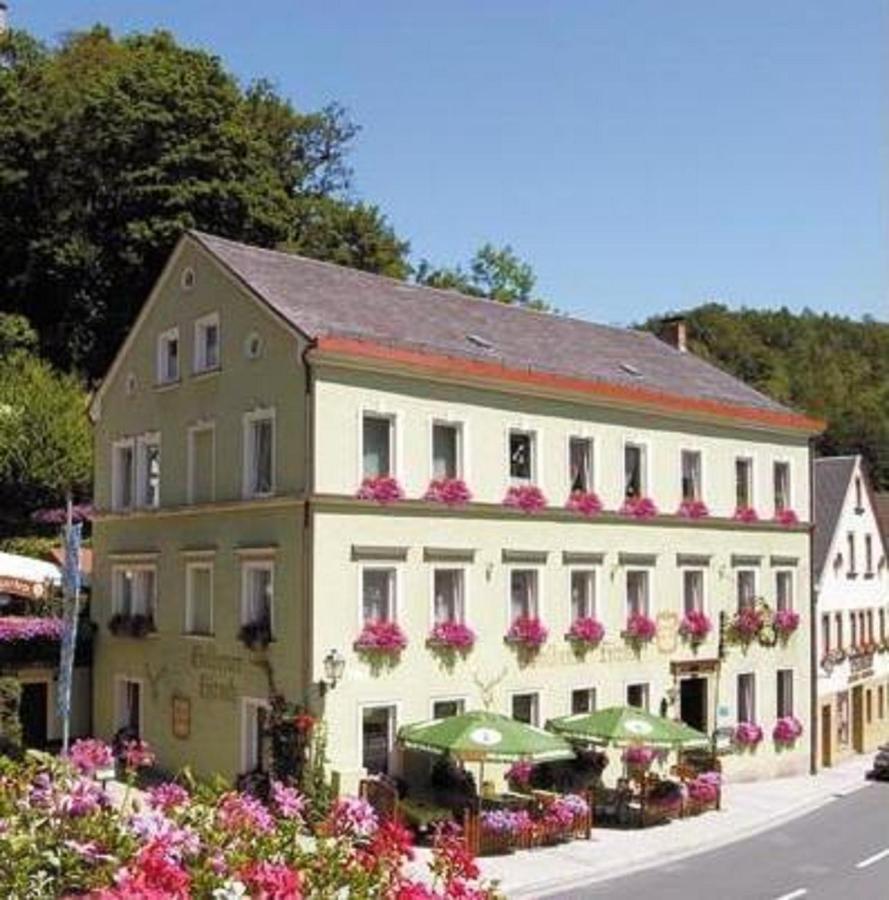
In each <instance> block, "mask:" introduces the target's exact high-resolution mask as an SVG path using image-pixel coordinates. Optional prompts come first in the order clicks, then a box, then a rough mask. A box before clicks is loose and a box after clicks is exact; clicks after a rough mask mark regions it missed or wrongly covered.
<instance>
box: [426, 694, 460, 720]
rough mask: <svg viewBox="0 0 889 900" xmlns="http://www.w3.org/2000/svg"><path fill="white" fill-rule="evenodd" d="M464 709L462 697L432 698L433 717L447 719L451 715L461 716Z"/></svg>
mask: <svg viewBox="0 0 889 900" xmlns="http://www.w3.org/2000/svg"><path fill="white" fill-rule="evenodd" d="M465 710H466V701H465V700H463V699H456V700H434V701H433V703H432V718H433V719H449V718H450V717H451V716H461V715H463V713H464V711H465Z"/></svg>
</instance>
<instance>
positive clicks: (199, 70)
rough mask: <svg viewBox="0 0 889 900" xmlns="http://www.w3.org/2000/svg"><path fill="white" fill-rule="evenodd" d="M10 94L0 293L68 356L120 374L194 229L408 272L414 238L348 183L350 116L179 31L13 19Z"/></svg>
mask: <svg viewBox="0 0 889 900" xmlns="http://www.w3.org/2000/svg"><path fill="white" fill-rule="evenodd" d="M0 108H2V109H3V111H4V113H3V115H2V116H0V209H2V210H3V215H2V216H0V296H2V297H3V302H4V306H5V308H6V309H8V310H12V311H16V312H21V313H24V314H25V315H27V316H28V317H29V318H30V319H31V321H32V322H33V323H34V325H35V327H36V328H37V331H38V332H39V334H40V338H41V342H42V347H43V349H44V351H45V352H46V353H47V354H48V355H49V356H50V358H52V359H53V361H54V362H56V363H57V364H59V365H62V366H65V367H69V366H71V365H73V366H76V367H78V368H80V369H82V370H84V371H86V372H87V373H89V374H90V375H93V376H95V375H100V374H102V373H104V371H105V370H106V368H107V366H108V364H109V361H110V359H111V357H112V355H113V353H114V352H115V350H116V349H117V347H118V346H119V345H120V343H121V341H122V339H123V337H124V335H125V334H126V332H127V330H128V328H129V327H130V325H131V324H132V322H133V320H134V317H135V315H136V312H137V310H138V309H139V308H140V307H141V305H142V303H143V302H144V300H145V298H146V296H147V294H148V292H149V290H150V288H151V285H152V284H153V283H154V281H155V280H156V278H157V276H158V274H159V272H160V269H161V267H162V265H163V263H164V262H165V260H166V258H167V256H168V254H169V252H170V249H171V248H172V246H173V244H174V243H175V241H176V240H177V238H178V237H179V235H180V234H181V233H182V231H183V230H184V229H187V228H198V229H202V230H205V231H210V232H213V233H216V234H220V235H223V236H226V237H230V238H234V239H237V240H243V241H246V242H248V243H252V244H257V245H259V246H275V245H278V244H289V245H291V246H293V247H294V248H296V249H298V250H299V252H301V253H304V254H306V255H309V256H316V257H320V258H331V259H334V260H335V261H336V262H341V263H345V264H348V265H351V266H356V267H358V268H364V269H368V270H371V271H379V272H384V273H386V274H391V275H395V276H397V277H403V276H404V275H405V274H406V273H407V264H406V262H405V253H406V250H407V245H406V244H405V243H403V242H402V241H400V240H399V239H398V238H397V237H396V235H395V234H394V232H393V231H392V229H391V227H390V226H389V225H388V224H387V223H386V221H385V219H384V218H383V216H382V215H381V214H380V213H379V211H378V210H377V209H376V208H375V207H372V206H366V205H364V204H360V203H354V202H352V201H351V200H350V199H349V197H348V188H349V180H350V174H351V173H350V169H349V167H348V165H347V162H346V157H347V152H348V149H349V145H350V142H351V141H352V139H353V138H354V136H355V133H356V130H357V129H356V127H355V126H354V125H353V124H352V123H351V122H350V121H349V120H348V118H347V117H346V115H345V114H344V112H343V111H342V110H341V109H340V108H338V107H335V106H332V107H328V108H326V109H323V110H320V111H317V112H311V113H308V114H304V113H301V112H298V111H296V110H295V109H294V108H293V107H292V106H291V104H290V103H288V102H287V101H286V100H283V99H282V98H280V97H279V96H278V95H277V94H276V93H275V92H274V91H273V90H272V88H271V87H270V86H269V84H268V83H266V82H259V83H257V84H255V85H252V86H250V87H248V88H246V89H244V88H242V87H241V86H240V85H239V84H238V83H237V81H236V80H235V78H234V77H233V76H232V75H231V74H230V73H229V72H227V71H226V69H225V68H224V66H223V64H222V63H221V61H220V60H219V59H218V58H217V57H215V56H213V55H211V54H209V53H207V52H205V51H203V50H190V49H187V48H184V47H181V46H179V45H178V44H177V43H176V41H175V40H174V38H173V37H172V36H171V35H170V34H168V33H166V32H155V33H153V34H137V35H132V36H129V37H125V38H121V39H115V38H114V37H113V36H112V35H111V33H110V32H109V31H108V30H107V29H105V28H101V27H96V28H94V29H93V30H92V31H89V32H84V33H77V34H73V35H70V36H68V37H66V38H65V39H64V40H63V42H62V43H61V45H60V46H59V47H58V48H53V49H49V48H46V47H44V46H42V45H40V44H39V43H37V42H36V41H34V40H33V39H31V38H30V37H29V36H27V35H25V34H22V33H20V32H10V33H9V35H7V36H6V37H5V38H0Z"/></svg>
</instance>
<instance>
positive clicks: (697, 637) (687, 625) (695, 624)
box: [679, 609, 713, 644]
mask: <svg viewBox="0 0 889 900" xmlns="http://www.w3.org/2000/svg"><path fill="white" fill-rule="evenodd" d="M712 629H713V623H712V622H711V621H710V619H709V617H708V616H707V615H705V614H704V613H703V612H701V611H700V610H697V609H693V610H692V611H691V612H687V613H686V614H685V616H683V618H682V621H681V622H680V623H679V634H681V635H682V637H684V638H685V639H686V640H687V641H688V642H689V643H691V644H700V643H703V641H705V640H706V639H707V635H708V634H710V632H711V630H712Z"/></svg>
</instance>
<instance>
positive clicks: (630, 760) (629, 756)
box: [621, 745, 657, 769]
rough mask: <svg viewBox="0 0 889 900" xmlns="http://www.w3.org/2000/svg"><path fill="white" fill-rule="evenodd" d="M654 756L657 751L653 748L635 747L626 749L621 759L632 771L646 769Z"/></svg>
mask: <svg viewBox="0 0 889 900" xmlns="http://www.w3.org/2000/svg"><path fill="white" fill-rule="evenodd" d="M656 756H657V751H656V750H655V749H654V748H653V747H646V746H645V745H636V746H632V747H627V749H626V750H624V752H623V754H622V756H621V759H622V760H623V761H624V763H626V765H628V766H630V767H632V768H634V769H647V768H648V767H649V766H650V765H651V764H652V763H653V762H654V760H655V757H656Z"/></svg>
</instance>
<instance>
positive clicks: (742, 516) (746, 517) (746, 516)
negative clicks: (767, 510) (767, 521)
mask: <svg viewBox="0 0 889 900" xmlns="http://www.w3.org/2000/svg"><path fill="white" fill-rule="evenodd" d="M732 518H733V519H734V520H735V521H736V522H744V523H746V524H748V525H751V524H753V523H754V522H758V521H759V515H758V514H757V512H756V510H755V509H754V508H753V507H752V506H739V507H737V508H736V509H735V513H734V515H733V516H732Z"/></svg>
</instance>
